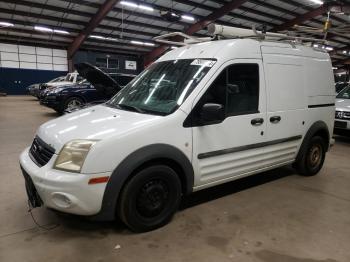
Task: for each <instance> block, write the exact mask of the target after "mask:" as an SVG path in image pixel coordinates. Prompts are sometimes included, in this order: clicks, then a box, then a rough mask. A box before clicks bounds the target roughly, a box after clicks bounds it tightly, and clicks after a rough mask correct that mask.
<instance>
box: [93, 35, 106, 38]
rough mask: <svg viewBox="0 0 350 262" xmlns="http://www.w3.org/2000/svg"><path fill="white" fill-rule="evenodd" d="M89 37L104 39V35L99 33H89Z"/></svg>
mask: <svg viewBox="0 0 350 262" xmlns="http://www.w3.org/2000/svg"><path fill="white" fill-rule="evenodd" d="M89 37H91V38H96V39H106V38H105V37H104V36H101V35H90V36H89Z"/></svg>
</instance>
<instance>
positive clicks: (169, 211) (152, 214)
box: [118, 165, 181, 232]
mask: <svg viewBox="0 0 350 262" xmlns="http://www.w3.org/2000/svg"><path fill="white" fill-rule="evenodd" d="M180 199H181V183H180V180H179V177H178V175H177V173H176V172H175V171H174V170H173V169H171V168H170V167H168V166H164V165H155V166H150V167H146V168H145V169H143V170H141V171H139V172H138V173H137V174H135V176H133V177H132V178H131V179H130V180H129V181H128V182H127V184H126V185H125V187H124V189H123V190H122V193H121V196H120V200H119V203H118V213H119V217H120V219H121V220H122V221H123V222H124V223H125V224H126V225H127V226H128V227H129V228H130V229H131V230H133V231H135V232H146V231H150V230H153V229H156V228H158V227H161V226H163V225H165V224H167V223H168V222H169V221H170V219H171V218H172V216H173V214H174V213H175V212H176V210H177V208H178V206H179V203H180Z"/></svg>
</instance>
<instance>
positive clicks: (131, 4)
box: [120, 1, 138, 8]
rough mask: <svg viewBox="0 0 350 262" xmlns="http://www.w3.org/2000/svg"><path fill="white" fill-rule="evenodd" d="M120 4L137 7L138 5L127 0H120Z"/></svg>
mask: <svg viewBox="0 0 350 262" xmlns="http://www.w3.org/2000/svg"><path fill="white" fill-rule="evenodd" d="M120 4H121V5H125V6H129V7H135V8H136V7H138V5H137V4H136V3H133V2H129V1H121V2H120Z"/></svg>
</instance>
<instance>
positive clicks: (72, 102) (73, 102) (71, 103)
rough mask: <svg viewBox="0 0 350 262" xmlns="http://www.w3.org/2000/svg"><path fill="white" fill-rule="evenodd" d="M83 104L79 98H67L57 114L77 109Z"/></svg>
mask: <svg viewBox="0 0 350 262" xmlns="http://www.w3.org/2000/svg"><path fill="white" fill-rule="evenodd" d="M83 104H84V101H83V99H81V98H79V97H70V98H68V99H67V100H66V101H65V102H64V105H63V108H62V109H61V110H60V112H59V113H61V114H62V113H63V112H64V111H65V110H67V109H69V108H70V107H71V108H74V107H78V106H82V105H83Z"/></svg>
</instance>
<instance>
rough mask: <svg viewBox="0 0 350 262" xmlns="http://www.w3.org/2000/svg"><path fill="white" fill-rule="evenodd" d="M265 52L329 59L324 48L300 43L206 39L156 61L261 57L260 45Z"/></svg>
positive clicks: (223, 59)
mask: <svg viewBox="0 0 350 262" xmlns="http://www.w3.org/2000/svg"><path fill="white" fill-rule="evenodd" d="M262 46H264V47H268V48H264V51H263V52H265V53H270V54H285V55H297V56H301V57H310V58H311V57H312V58H320V59H329V55H328V53H327V52H325V51H324V50H320V49H315V48H313V47H308V46H305V45H301V44H292V43H288V42H277V41H267V40H265V41H261V40H256V39H227V40H216V41H207V42H202V43H197V44H189V45H186V46H183V47H179V48H176V49H174V50H172V51H169V52H168V53H166V54H165V55H163V56H162V57H161V58H159V59H158V61H159V62H160V61H168V60H177V59H196V58H202V59H205V58H206V59H210V58H214V59H217V60H222V61H228V60H231V59H240V58H241V59H249V58H250V59H253V58H255V59H261V47H262Z"/></svg>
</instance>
